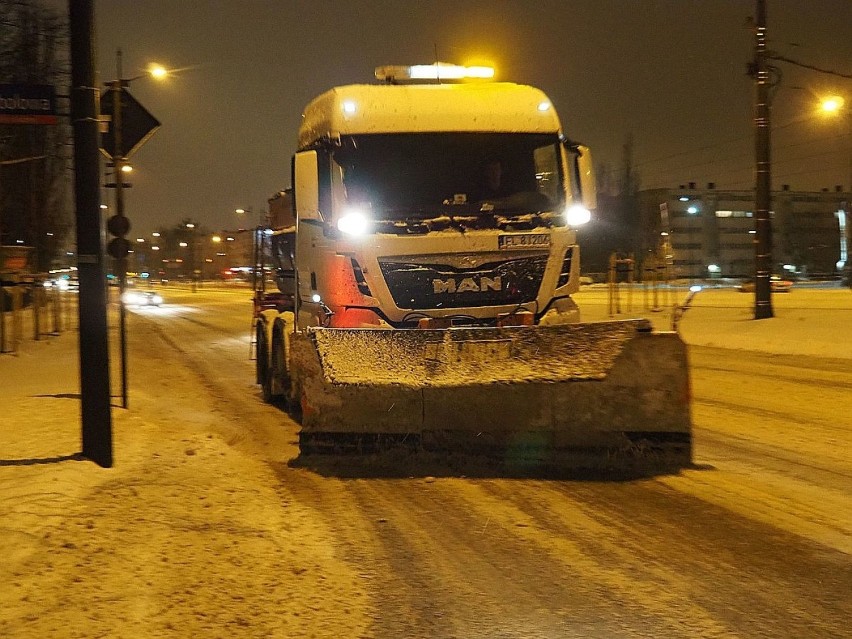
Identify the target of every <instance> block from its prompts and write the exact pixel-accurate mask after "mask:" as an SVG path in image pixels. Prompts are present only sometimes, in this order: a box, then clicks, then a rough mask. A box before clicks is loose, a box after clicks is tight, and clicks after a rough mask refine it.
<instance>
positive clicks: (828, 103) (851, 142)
mask: <svg viewBox="0 0 852 639" xmlns="http://www.w3.org/2000/svg"><path fill="white" fill-rule="evenodd" d="M820 109H821V111H822V112H823V113H824V114H825V115H828V116H832V117H839V118H841V119H842V120H843V122H844V123H845V126H844V129H845V135H846V137H847V138H848V140H847V141H846V146H847V149H848V158H847V161H848V163H849V166H848V169H849V174H848V178H849V181H848V182H847V183H846V187H847V191H850V192H852V105H850V104H848V102H847V100H845V99H844V98H843V97H841V96H839V95H831V96H828V97H826V98H823V99H822V101H821V102H820Z"/></svg>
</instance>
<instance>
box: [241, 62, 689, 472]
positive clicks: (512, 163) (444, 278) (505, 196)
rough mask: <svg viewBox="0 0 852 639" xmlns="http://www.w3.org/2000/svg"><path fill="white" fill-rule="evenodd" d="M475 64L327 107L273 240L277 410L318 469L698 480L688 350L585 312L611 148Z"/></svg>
mask: <svg viewBox="0 0 852 639" xmlns="http://www.w3.org/2000/svg"><path fill="white" fill-rule="evenodd" d="M456 69H457V68H456V67H450V66H449V65H442V64H441V65H428V66H426V67H382V68H379V69H377V70H376V76H377V79H378V80H379V81H378V82H377V83H375V84H356V85H349V86H341V87H337V88H333V89H331V90H329V91H327V92H326V93H324V94H322V95H320V96H319V97H317V98H315V99H314V100H313V101H312V102H310V104H308V106H307V107H306V108H305V111H304V113H303V117H302V124H301V127H300V130H299V139H298V151H297V152H296V154H295V156H294V157H293V160H292V176H291V177H292V185H293V186H292V188H291V189H288V190H286V191H284V192H282V193H280V194H278V196H276V197H275V198H273V199H272V200H270V209H269V212H270V224H269V228H267V229H265V230H264V231H263V232H262V233H261V234H260V237H261V238H262V239H264V240H266V241H268V242H269V245H268V246H267V247H266V249H265V250H264V251H261V252H265V253H268V254H271V256H272V258H273V265H274V267H275V276H276V280H277V284H278V289H279V290H278V291H277V292H262V293H258V294H257V295H256V300H255V330H256V334H255V339H256V344H257V382H258V383H259V384H260V385H261V387H262V389H263V396H264V399H266V400H267V401H271V402H274V401H281V402H284V403H286V405H287V406H288V408H289V410H290V411H291V412H293V413H295V414H296V415H297V417H298V418H299V420H300V421H301V432H300V435H299V445H300V451H301V453H302V454H303V455H312V454H322V453H339V452H346V451H355V452H358V451H362V452H363V451H374V450H381V449H384V448H387V447H397V446H405V447H413V448H416V449H420V450H424V451H436V452H437V453H438V454H439V455H440V454H441V451H443V452H446V453H449V454H451V455H474V456H477V457H479V456H486V457H496V458H499V459H503V460H527V461H528V462H529V463H535V464H539V463H540V464H546V465H547V466H549V467H555V468H567V469H571V468H582V467H597V466H600V465H602V464H603V465H607V464H609V465H612V464H616V465H618V464H619V463H620V462H619V461H618V460H619V459H621V458H624V459H628V458H629V459H634V458H636V457H651V458H653V459H654V460H656V461H660V462H662V463H665V464H666V465H667V466H672V465H675V466H681V465H686V464H688V463H689V462H690V458H691V417H690V406H689V374H688V367H687V355H686V348H685V345H684V343H683V342H682V341H681V339H680V338H679V336H678V335H677V334H676V333H673V332H672V333H664V332H654V331H652V330H651V327H650V324H649V323H648V322H647V321H646V320H625V321H612V322H600V323H581V322H580V312H579V309H578V307H577V305H576V303H575V302H574V300H573V299H572V297H571V296H572V294H573V293H575V292H576V291H577V290H578V289H579V281H580V249H579V247H578V245H577V240H576V229H577V227H578V226H579V225H580V224H583V223H584V222H586V221H588V220H589V217H590V209H593V208H595V201H596V200H595V183H594V175H593V167H592V159H591V155H590V152H589V149H587V148H586V147H584V146H582V145H580V144H577V143H575V142H572V141H570V140H569V139H568V138H566V137H565V135H564V133H563V130H562V126H561V124H560V121H559V118H558V116H557V114H556V112H555V109H554V107H553V105H552V104H551V102H550V100H549V99H548V98H547V96H546V95H545V94H544V93H542V92H541V91H540V90H538V89H535V88H533V87H530V86H523V85H518V84H513V83H506V82H490V81H476V82H467V81H460V82H458V81H456V82H453V81H448V80H447V78H448V77H449V76H451V75H452V76H453V77H460V76H461V75H464V69H463V71H462V73H459V72H458V71H456ZM267 238H268V240H267ZM261 279H263V278H261Z"/></svg>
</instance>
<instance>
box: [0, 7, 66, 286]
mask: <svg viewBox="0 0 852 639" xmlns="http://www.w3.org/2000/svg"><path fill="white" fill-rule="evenodd" d="M67 51H68V26H67V20H66V17H65V16H64V15H61V14H59V13H58V12H56V11H55V10H52V9H50V8H47V7H45V6H43V5H42V4H41V3H40V2H38V0H0V84H23V85H26V84H42V85H53V86H54V87H55V88H56V92H57V94H60V95H62V94H66V95H67V94H68V84H69V73H68V71H69V65H68V57H67V55H68V54H67ZM69 141H70V125H69V122H68V120H67V118H63V117H60V123H59V124H56V125H43V124H6V125H0V244H18V243H23V244H25V245H28V246H32V247H34V248H35V255H36V257H35V261H36V268H37V269H38V270H40V271H46V270H47V269H48V268H49V267H50V266H51V264H52V263H53V261H54V260H55V258H56V257H57V256H58V254H59V253H60V251H61V250H62V249H63V248H64V245H65V239H66V238H67V237H68V233H69V231H70V230H71V221H70V219H71V215H70V212H71V200H70V187H71V174H70V170H69V169H70V164H71V159H70V146H69Z"/></svg>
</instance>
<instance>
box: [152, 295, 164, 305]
mask: <svg viewBox="0 0 852 639" xmlns="http://www.w3.org/2000/svg"><path fill="white" fill-rule="evenodd" d="M151 303H152V304H157V305H158V306H159V305H160V304H162V303H163V298H162V297H161V296H159V295H152V296H151Z"/></svg>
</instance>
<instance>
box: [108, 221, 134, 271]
mask: <svg viewBox="0 0 852 639" xmlns="http://www.w3.org/2000/svg"><path fill="white" fill-rule="evenodd" d="M107 230H108V231H109V232H110V234H112V235H115V237H114V238H112V239H111V240H110V241H109V243H108V244H107V253H109V254H110V256H111V257H114V258H115V259H117V260H120V259H123V258H126V257H127V254H128V252H129V251H130V242H129V241H128V239H127V238H126V237H125V235H127V232H128V231H130V220H129V219H128V218H127V216H125V215H113V216H112V217H110V218H109V219H108V220H107Z"/></svg>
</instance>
